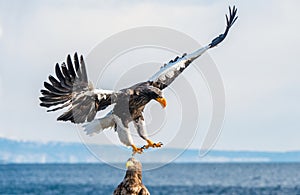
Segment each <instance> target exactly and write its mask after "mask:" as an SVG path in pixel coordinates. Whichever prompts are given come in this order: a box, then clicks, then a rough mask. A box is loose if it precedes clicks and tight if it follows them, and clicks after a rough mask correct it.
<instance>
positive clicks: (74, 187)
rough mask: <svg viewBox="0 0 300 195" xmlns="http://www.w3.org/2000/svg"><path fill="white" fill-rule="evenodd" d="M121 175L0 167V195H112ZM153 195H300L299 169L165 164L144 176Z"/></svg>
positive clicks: (86, 167) (62, 167)
mask: <svg viewBox="0 0 300 195" xmlns="http://www.w3.org/2000/svg"><path fill="white" fill-rule="evenodd" d="M124 174H125V172H124V170H119V169H116V168H113V167H111V166H108V165H104V164H8V165H0V194H1V195H4V194H51V195H52V194H75V195H76V194H78V195H79V194H80V195H81V194H105V195H106V194H112V192H113V190H114V189H115V187H116V186H117V185H118V184H119V183H120V181H121V180H122V179H123V177H124ZM143 183H144V184H145V185H146V186H147V188H148V189H149V191H150V193H151V194H205V195H206V194H230V195H233V194H238V195H239V194H242V195H247V194H249V195H255V194H267V195H269V194H272V195H273V194H283V195H294V194H295V195H300V164H299V163H279V164H272V163H261V164H260V163H236V164H222V163H216V164H212V163H210V164H169V165H166V166H163V167H161V168H159V169H156V170H151V171H145V172H144V173H143Z"/></svg>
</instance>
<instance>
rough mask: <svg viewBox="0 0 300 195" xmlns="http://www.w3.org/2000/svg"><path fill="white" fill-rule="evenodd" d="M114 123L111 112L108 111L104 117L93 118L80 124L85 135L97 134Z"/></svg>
mask: <svg viewBox="0 0 300 195" xmlns="http://www.w3.org/2000/svg"><path fill="white" fill-rule="evenodd" d="M115 125H116V123H115V121H114V117H113V115H112V113H111V112H110V113H108V114H107V115H106V116H105V117H103V118H99V119H95V120H93V121H91V122H88V123H85V124H83V125H82V127H83V128H84V131H85V133H86V134H87V135H89V136H93V135H94V134H99V133H101V132H102V131H104V130H105V129H107V128H112V127H115Z"/></svg>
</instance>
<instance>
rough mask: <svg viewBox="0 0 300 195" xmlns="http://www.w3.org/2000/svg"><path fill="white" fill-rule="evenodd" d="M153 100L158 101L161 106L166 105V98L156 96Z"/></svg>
mask: <svg viewBox="0 0 300 195" xmlns="http://www.w3.org/2000/svg"><path fill="white" fill-rule="evenodd" d="M155 100H156V101H158V102H159V103H160V105H161V106H162V107H163V108H165V107H166V106H167V100H166V99H165V98H156V99H155Z"/></svg>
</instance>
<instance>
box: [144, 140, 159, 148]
mask: <svg viewBox="0 0 300 195" xmlns="http://www.w3.org/2000/svg"><path fill="white" fill-rule="evenodd" d="M147 143H148V144H147V145H144V146H143V147H142V149H148V148H150V147H152V148H160V147H161V146H162V145H163V144H162V143H161V142H158V143H154V142H153V141H151V140H149V139H148V140H147Z"/></svg>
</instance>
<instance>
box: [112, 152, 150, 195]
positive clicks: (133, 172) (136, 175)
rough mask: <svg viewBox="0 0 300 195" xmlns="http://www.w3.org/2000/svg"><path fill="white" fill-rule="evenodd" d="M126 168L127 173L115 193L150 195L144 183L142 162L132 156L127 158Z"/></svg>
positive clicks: (118, 194)
mask: <svg viewBox="0 0 300 195" xmlns="http://www.w3.org/2000/svg"><path fill="white" fill-rule="evenodd" d="M126 168H127V171H126V175H125V177H124V179H123V181H122V182H121V183H120V184H119V185H118V187H117V188H116V189H115V191H114V195H150V193H149V191H148V190H147V188H146V187H145V186H144V184H143V183H142V164H141V163H140V162H139V161H138V160H136V159H135V158H133V157H132V158H129V159H128V160H127V163H126Z"/></svg>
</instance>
